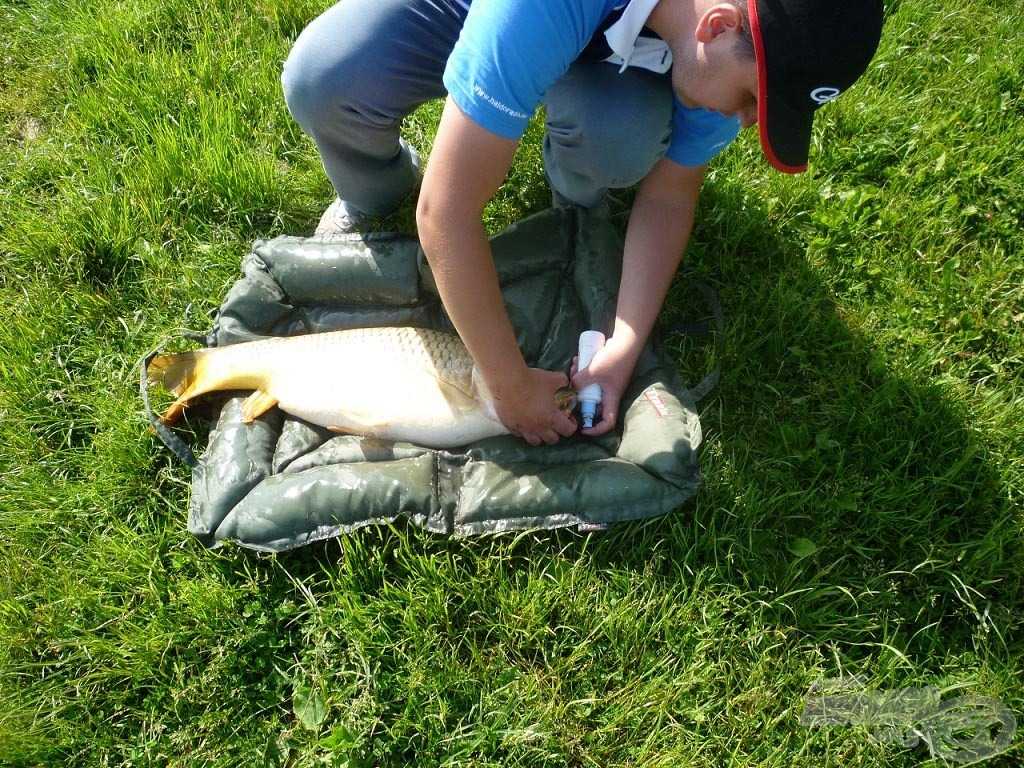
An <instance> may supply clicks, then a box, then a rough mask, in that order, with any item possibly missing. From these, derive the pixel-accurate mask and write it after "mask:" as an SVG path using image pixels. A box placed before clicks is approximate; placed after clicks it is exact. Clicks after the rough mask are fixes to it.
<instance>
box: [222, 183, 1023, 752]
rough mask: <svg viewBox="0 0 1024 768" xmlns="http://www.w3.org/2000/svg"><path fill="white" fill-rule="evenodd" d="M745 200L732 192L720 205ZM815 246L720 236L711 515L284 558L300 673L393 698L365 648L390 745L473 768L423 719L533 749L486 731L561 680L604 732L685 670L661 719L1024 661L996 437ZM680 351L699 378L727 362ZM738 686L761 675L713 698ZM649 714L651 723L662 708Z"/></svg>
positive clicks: (373, 535)
mask: <svg viewBox="0 0 1024 768" xmlns="http://www.w3.org/2000/svg"><path fill="white" fill-rule="evenodd" d="M742 208H743V201H742V199H741V198H740V197H739V196H738V195H735V194H732V193H730V191H729V190H728V189H714V188H712V189H709V190H708V191H707V193H706V194H705V197H704V201H703V206H702V211H703V212H704V213H705V214H709V213H710V212H714V211H715V210H718V209H724V210H732V211H735V210H740V209H742ZM752 215H754V216H756V214H752ZM705 218H706V219H712V220H713V219H714V217H713V216H710V215H706V216H705ZM802 251H803V249H802V246H801V245H800V244H799V243H798V242H795V239H794V240H792V241H791V240H788V239H787V238H786V237H785V236H784V235H783V234H780V233H779V232H778V231H777V230H776V229H775V228H774V227H773V226H772V225H771V223H770V222H768V221H766V220H764V219H763V218H762V219H760V220H757V219H754V220H751V219H750V218H749V217H748V220H747V221H746V223H745V226H744V229H743V231H742V233H739V234H737V233H735V232H730V231H728V230H726V229H724V228H722V227H721V226H719V225H716V224H715V223H714V222H713V221H712V223H711V224H706V225H701V226H699V228H698V231H697V232H696V234H695V238H694V242H693V247H692V249H691V254H690V257H689V260H688V269H690V270H692V271H693V272H695V273H697V274H698V275H699V276H700V277H701V278H702V279H704V280H706V281H707V282H710V283H711V284H713V286H714V287H715V289H716V291H717V292H718V295H719V298H720V300H721V303H722V305H723V307H724V310H725V314H726V346H725V352H724V358H723V360H722V366H723V375H722V380H721V383H720V385H719V388H718V389H717V391H716V392H715V393H713V394H712V396H711V397H709V398H708V399H707V400H706V401H705V402H704V404H703V413H702V422H703V426H704V429H705V447H704V452H703V455H702V458H701V467H702V470H703V473H704V477H705V479H704V484H703V486H702V488H701V490H700V492H699V493H698V496H697V498H696V500H695V501H693V502H690V503H688V504H686V505H684V506H683V507H681V508H679V509H676V510H673V511H671V512H669V513H668V514H666V515H664V516H663V517H660V518H656V519H653V520H648V521H645V522H638V523H631V524H620V525H618V526H616V527H614V528H613V529H611V530H610V531H608V532H606V533H599V534H592V535H581V534H578V533H576V532H575V531H574V530H565V529H563V530H555V531H546V532H531V533H525V534H519V535H502V536H496V537H481V538H475V539H469V540H465V539H462V540H454V539H441V538H438V537H435V536H432V535H430V534H428V533H425V532H423V531H422V530H420V529H419V528H417V527H415V526H412V525H409V524H404V523H403V524H398V525H396V526H393V527H388V528H385V527H374V528H368V529H364V530H362V531H359V532H357V533H355V534H352V535H350V536H346V537H344V538H342V539H336V540H329V541H325V542H319V543H317V544H313V545H310V546H308V547H304V548H302V549H300V550H296V551H292V552H288V553H284V554H281V555H277V556H275V557H274V558H272V559H271V563H270V564H268V567H267V569H266V573H265V576H264V578H265V591H264V593H263V594H262V595H261V597H260V602H261V603H262V604H263V608H262V609H261V610H263V611H264V612H265V613H266V615H268V616H274V615H275V611H277V612H278V613H280V611H281V609H280V606H281V605H292V606H293V607H292V608H291V609H289V610H288V611H286V613H285V615H284V618H282V621H281V623H280V626H279V629H280V631H281V632H282V634H283V635H284V636H285V637H286V638H287V640H286V642H285V643H284V646H285V647H284V649H283V653H286V654H288V655H290V656H291V657H292V658H294V659H296V663H295V667H294V672H295V675H296V676H297V677H296V679H303V680H310V681H313V682H314V683H315V684H316V685H319V686H322V687H323V690H324V691H325V692H326V693H325V695H327V696H329V697H333V698H334V700H335V702H336V707H340V711H344V710H345V709H346V707H348V706H349V704H346V703H345V702H355V701H357V700H358V701H363V699H364V698H365V697H366V696H369V695H370V694H368V693H367V692H366V690H363V688H360V687H359V686H355V687H353V685H354V684H352V683H351V682H350V679H351V678H352V676H353V675H356V676H358V669H357V668H356V667H354V666H353V664H354V662H353V655H354V656H356V657H359V658H360V659H362V661H361V662H360V663H361V664H369V665H372V666H373V669H374V672H373V681H374V682H373V685H374V686H376V688H374V689H373V690H375V691H377V693H374V694H373V696H372V697H375V699H374V700H375V702H376V703H375V707H376V709H375V710H374V711H375V712H376V714H375V717H376V718H378V719H376V720H374V722H375V723H377V725H371V726H367V728H370V730H373V729H377V730H375V731H374V732H375V733H376V734H377V738H378V741H377V742H376V743H377V746H376V748H375V749H376V750H378V751H377V752H376V753H375V754H378V755H379V754H387V755H388V757H389V759H398V758H399V757H401V756H402V755H407V753H408V754H413V753H416V752H418V751H422V753H423V754H426V755H434V756H435V757H441V756H444V755H446V754H448V752H447V751H446V750H447V749H448V747H447V746H445V745H447V744H449V743H450V741H451V732H450V731H449V730H448V727H447V726H446V725H444V723H443V722H440V721H438V722H437V723H434V724H433V725H431V724H430V723H431V722H432V721H431V720H430V716H428V715H422V719H420V720H417V719H416V718H413V717H412V716H411V715H410V714H409V712H410V711H411V709H414V708H415V707H421V708H422V710H423V712H427V711H432V710H431V707H437V706H440V708H441V711H447V712H451V713H456V714H457V716H458V717H459V718H462V719H461V720H460V722H464V723H465V722H469V721H473V722H475V725H474V726H473V727H474V728H478V729H479V732H477V731H467V732H466V738H467V739H468V738H469V736H470V735H472V736H473V738H481V739H484V742H480V744H478V746H477V747H474V748H475V749H479V750H481V751H482V752H483V753H487V754H511V753H510V752H508V749H509V748H508V746H507V744H505V742H503V741H502V740H501V738H499V737H498V736H494V735H493V734H492V736H493V739H492V741H487V739H489V738H492V736H488V735H487V734H488V733H490V731H489V730H488V728H490V727H492V726H494V727H497V726H495V725H494V723H498V724H499V725H501V724H502V723H504V722H505V721H504V720H501V719H500V718H499V719H498V720H495V721H494V722H491V720H488V719H487V718H485V717H483V716H482V715H480V714H479V713H477V715H476V716H475V717H476V718H477V720H474V715H473V713H474V712H475V708H476V707H477V706H479V705H480V702H481V700H482V699H481V697H484V698H486V697H489V696H497V695H498V693H500V692H501V691H505V690H507V689H509V686H512V685H527V683H522V680H530V679H533V678H531V675H546V674H550V675H552V676H553V677H555V678H557V679H558V680H559V681H560V682H559V689H558V690H559V693H558V695H559V696H563V697H564V698H565V701H564V703H563V705H562V706H564V707H565V708H566V711H570V710H571V712H572V715H571V717H569V716H568V715H566V716H567V717H569V719H570V720H571V721H572V722H573V723H574V727H577V728H585V727H587V726H588V722H589V721H588V718H598V719H599V718H600V717H612V716H613V713H614V712H615V709H614V707H615V702H616V700H617V699H618V698H620V695H621V694H622V691H626V690H630V689H631V686H633V687H636V686H639V687H640V688H643V686H644V685H654V686H656V685H657V682H656V678H655V677H654V675H655V673H656V672H657V674H662V673H663V672H664V670H666V669H671V670H672V672H671V674H670V675H669V676H670V677H673V678H678V679H679V680H683V679H688V680H690V682H689V683H687V684H686V685H683V683H680V684H679V685H680V686H682V687H679V688H677V689H675V690H677V693H675V694H673V696H676V697H679V698H676V699H673V698H671V697H670V699H668V700H666V702H665V703H663V705H662V707H663V708H665V707H667V708H668V710H669V711H671V712H673V713H674V714H673V715H672V716H673V717H676V716H678V717H681V718H683V720H685V719H686V718H685V716H684V715H683V714H681V713H682V712H684V711H686V710H688V708H690V707H697V706H698V704H697V702H698V701H702V702H703V703H701V704H700V705H699V706H700V707H710V708H711V709H713V710H715V711H720V712H725V711H727V710H728V711H730V712H732V714H733V715H735V712H734V711H733V710H734V709H735V708H736V707H740V708H741V709H742V707H749V708H750V712H749V713H748V719H749V720H750V722H756V721H757V720H758V719H764V718H766V717H769V714H767V713H773V712H774V713H775V714H778V715H779V717H783V716H785V712H786V711H787V708H788V709H798V708H799V702H800V700H801V699H800V697H801V696H802V695H803V693H804V691H805V690H806V686H807V685H808V684H809V683H811V682H813V681H814V680H816V679H820V678H821V677H823V676H830V675H834V674H841V673H845V672H848V671H852V672H860V673H864V674H867V675H868V676H869V677H871V678H873V679H875V680H879V681H880V683H881V684H883V685H889V686H890V687H898V686H900V685H907V684H911V683H913V682H915V681H921V682H927V683H930V684H938V685H941V684H942V683H943V682H946V683H949V684H956V683H970V682H972V679H975V678H977V677H979V676H981V677H984V676H986V675H988V674H995V675H997V676H999V675H1001V674H1002V673H1003V670H1005V669H1007V668H1009V667H1012V665H1013V661H1012V659H1013V657H1014V654H1015V651H1011V649H1010V648H1008V647H1007V643H1009V642H1012V634H1013V630H1014V629H1015V627H1017V626H1018V623H1019V619H1018V618H1015V617H1017V616H1019V615H1020V614H1021V608H1022V599H1021V574H1022V573H1024V553H1022V551H1021V548H1020V539H1019V531H1018V530H1017V528H1016V525H1015V522H1014V519H1013V508H1012V502H1011V500H1010V499H1009V498H1008V493H1007V491H1006V489H1004V487H1003V485H1002V483H1001V481H1000V477H999V474H998V471H997V469H996V467H994V466H993V460H992V459H991V457H990V449H989V448H988V447H987V446H986V444H985V442H984V435H983V434H982V433H981V432H979V431H978V430H975V429H973V428H972V426H971V424H970V423H969V422H968V421H967V418H968V416H967V414H966V413H965V411H964V407H963V406H961V405H959V404H958V403H956V402H955V400H953V399H952V398H951V397H950V395H949V394H948V393H947V392H946V390H944V388H943V387H942V386H941V385H940V384H938V383H936V382H932V381H929V380H927V379H925V378H924V377H921V378H920V379H916V378H915V379H911V378H909V377H908V375H906V374H900V373H898V372H896V371H894V370H893V368H894V366H893V365H891V364H890V363H889V362H888V361H887V359H886V356H885V354H884V352H882V351H881V350H880V349H879V348H878V347H876V346H875V345H873V344H872V341H871V339H870V338H867V337H865V336H863V335H860V334H859V333H857V332H856V331H855V330H853V329H852V328H851V327H850V325H849V324H848V323H847V322H846V320H844V317H843V313H842V310H841V309H840V307H838V306H837V303H836V301H835V299H834V297H833V295H832V294H831V292H830V290H829V287H828V286H827V285H826V284H825V283H824V282H823V280H822V278H821V277H820V276H819V275H817V274H816V273H815V272H814V270H813V269H812V268H811V266H810V265H809V264H808V261H807V259H806V258H805V256H804V254H803V252H802ZM687 290H688V289H687V288H686V287H685V285H684V284H683V283H682V282H680V283H679V285H677V286H675V287H674V288H673V291H672V296H671V298H670V306H669V310H668V311H667V312H666V317H668V318H669V320H670V321H672V322H677V321H681V322H686V321H690V320H694V319H699V318H695V317H689V315H691V314H693V312H694V311H695V310H689V309H687V307H688V306H691V303H690V298H688V296H687V293H686V292H687ZM678 345H679V353H680V355H681V356H682V357H681V359H680V365H681V368H682V370H683V371H684V375H685V378H687V379H688V380H689V381H691V382H693V381H695V380H697V379H698V378H699V377H700V376H701V375H702V374H703V372H704V370H705V368H706V356H705V354H706V350H703V349H700V348H699V346H698V345H695V344H693V343H691V342H690V341H687V340H683V341H681V342H678ZM215 567H216V568H222V569H224V572H223V573H222V577H223V578H225V579H227V580H228V581H230V580H231V579H232V578H233V576H232V574H233V573H234V574H241V573H242V572H243V571H244V572H246V573H248V572H249V569H250V567H251V561H250V555H249V553H245V552H241V551H237V550H236V551H235V552H231V551H230V550H229V551H228V552H227V553H226V556H225V557H223V558H221V559H219V560H218V564H217V565H215ZM240 569H241V570H240ZM413 646H415V648H413ZM332 648H333V649H335V651H336V652H337V653H338V654H340V656H339V657H337V658H333V657H331V656H330V655H329V650H330V649H332ZM339 659H340V661H339ZM450 665H456V666H459V669H460V670H461V671H456V669H455V666H450ZM699 665H703V666H701V667H700V668H701V670H702V671H701V673H700V674H701V675H702V676H703V677H695V676H693V675H695V674H696V673H692V671H693V669H694V668H695V666H699ZM979 668H980V670H981V671H980V672H979ZM427 669H430V670H433V671H432V672H431V673H430V675H433V676H434V677H430V675H428V676H427V678H424V677H423V675H424V674H425V670H427ZM624 669H625V670H632V671H633V676H632V677H630V673H624V672H623V670H624ZM736 670H739V671H738V672H737V671H736ZM510 672H511V673H513V674H512V677H509V673H510ZM691 673H692V674H691ZM726 673H728V674H732V675H739V677H736V678H735V679H730V680H726V681H724V682H721V683H720V684H715V683H712V681H713V680H714V679H715V675H723V674H726ZM623 675H625V677H624V676H623ZM413 679H415V680H416V681H417V682H416V684H415V685H414V684H413V683H411V682H410V680H413ZM652 679H653V680H654V682H653V683H652V682H651V680H652ZM425 680H429V682H426V681H425ZM630 680H632V681H633V682H632V683H630V682H629V681H630ZM616 681H618V682H616ZM641 681H646V682H643V683H642V682H641ZM389 685H390V686H392V687H393V690H388V686H389ZM417 686H418V687H417ZM687 686H689V687H687ZM517 690H520V689H517ZM638 690H639V688H638ZM759 690H760V691H761V693H760V694H758V691H759ZM385 691H388V692H387V693H385ZM608 691H616V692H617V693H615V695H613V696H606V694H607V692H608ZM518 695H521V696H531V695H534V693H533V692H532V691H530V690H528V689H526V688H523V689H521V690H520V693H519V694H518ZM645 695H646V694H645ZM588 696H590V697H594V701H595V702H599V703H595V704H594V706H593V707H592V708H591V709H588V710H587V711H588V712H591V713H592V714H579V713H577V711H576V709H574V708H573V706H572V701H576V700H582V699H583V698H585V697H588ZM758 696H760V698H758ZM360 697H363V698H360ZM570 700H572V701H570ZM673 701H674V702H675V703H673ZM439 702H440V704H439ZM743 702H746V703H743ZM1006 703H1007V704H1008V705H1010V706H1011V708H1012V707H1013V703H1011V702H1006ZM535 704H536V702H535ZM353 706H354V705H353ZM538 706H539V705H538ZM537 711H542V709H537ZM780 713H781V714H780ZM740 714H742V712H741V713H740ZM332 716H337V717H341V716H342V715H341V714H337V713H335V715H332ZM614 717H622V718H626V717H627V715H624V714H623V715H614ZM628 717H635V718H636V724H637V727H648V721H647V720H645V719H644V715H642V714H641V713H640V711H639V709H638V710H637V714H635V715H629V716H628ZM467 719H468V720H467ZM793 722H794V723H795V716H794V718H793ZM684 725H685V724H684ZM466 727H468V726H466ZM502 727H504V726H503V725H502ZM686 727H689V728H691V730H693V732H694V733H698V732H699V731H700V730H701V729H700V727H699V725H698V724H691V726H686ZM793 727H794V728H796V727H797V726H795V725H794V726H793ZM786 730H787V728H784V727H782V726H778V732H783V731H786ZM413 731H415V735H410V734H411V733H412V732H413ZM684 732H686V731H685V728H684ZM383 733H392V734H399V733H404V734H405V735H404V736H401V737H400V738H399V737H397V736H396V737H395V738H394V739H393V740H392V741H387V740H386V739H385V740H384V741H381V740H380V739H381V738H384V737H383V736H382V734H383ZM669 736H671V734H668V735H667V736H666V738H669ZM801 738H802V737H801ZM467 743H468V742H467ZM474 743H475V742H474ZM666 743H667V742H666ZM766 744H767V742H766ZM591 746H593V745H591ZM723 748H724V747H723ZM552 749H555V747H552ZM579 749H584V750H586V749H587V747H579ZM694 749H695V750H698V751H699V749H701V748H699V747H694ZM759 749H765V750H770V749H771V746H770V744H769V745H768V746H764V747H751V754H752V756H758V755H759V754H761V753H759V752H758V750H759ZM403 750H404V751H403ZM558 750H567V751H561V752H559V753H560V754H562V755H563V756H569V757H571V756H572V754H573V752H572V749H571V748H570V747H567V746H565V745H564V744H561V745H560V746H558V747H557V750H556V751H558ZM513 751H514V750H513ZM695 753H696V752H695ZM581 754H583V753H581ZM623 754H626V753H623ZM765 754H767V753H765ZM919 756H921V755H919Z"/></svg>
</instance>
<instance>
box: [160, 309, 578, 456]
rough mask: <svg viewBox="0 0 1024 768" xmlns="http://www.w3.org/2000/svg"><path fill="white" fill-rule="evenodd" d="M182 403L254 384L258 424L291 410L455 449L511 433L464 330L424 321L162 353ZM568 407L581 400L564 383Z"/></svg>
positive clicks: (314, 420) (175, 414)
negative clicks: (274, 412)
mask: <svg viewBox="0 0 1024 768" xmlns="http://www.w3.org/2000/svg"><path fill="white" fill-rule="evenodd" d="M147 375H148V377H149V381H150V383H151V384H160V385H162V386H163V387H164V388H165V389H167V390H169V391H170V392H172V393H174V395H176V396H177V400H175V401H174V403H172V404H171V406H170V407H169V408H168V409H167V412H166V413H165V414H164V415H163V416H162V417H161V419H160V421H161V423H163V424H172V423H174V422H175V421H177V420H178V418H179V417H180V416H181V413H182V411H183V410H184V409H185V407H186V406H187V405H188V403H189V401H191V400H193V399H194V398H196V397H198V396H200V395H203V394H206V393H208V392H215V391H221V390H248V389H251V390H254V391H253V393H252V394H251V395H249V397H248V398H246V400H245V402H244V403H243V404H242V418H243V421H245V422H246V423H248V422H251V421H252V420H253V419H255V418H256V417H257V416H259V415H260V414H262V413H264V412H265V411H267V410H268V409H270V408H272V407H274V406H275V405H277V406H279V407H280V408H281V410H283V411H285V412H286V413H289V414H291V415H293V416H297V417H298V418H300V419H304V420H305V421H308V422H310V423H311V424H317V425H319V426H322V427H327V428H328V429H331V430H334V431H337V432H344V433H349V434H358V435H367V436H371V437H378V438H381V439H384V440H406V441H409V442H413V443H417V444H419V445H423V446H427V447H433V448H450V447H455V446H460V445H465V444H466V443H471V442H474V441H475V440H482V439H483V438H485V437H493V436H496V435H504V434H508V430H507V429H506V428H505V427H504V425H502V423H501V422H500V421H498V418H497V415H496V414H495V411H494V407H493V405H492V404H491V399H490V395H489V393H488V392H487V389H486V387H485V386H484V384H483V381H482V380H480V378H479V377H478V376H475V375H474V367H473V359H472V357H470V354H469V350H467V349H466V347H465V345H464V344H463V343H462V340H461V339H459V337H458V336H456V335H454V334H451V333H445V332H443V331H436V330H429V329H424V328H391V327H388V328H357V329H353V330H344V331H330V332H327V333H312V334H307V335H303V336H289V337H279V338H270V339H263V340H260V341H251V342H244V343H241V344H231V345H228V346H223V347H213V348H209V349H201V350H197V351H193V352H182V353H180V354H173V355H165V356H162V357H157V358H155V359H154V360H153V361H152V362H151V363H150V364H149V367H148V368H147ZM557 400H558V404H559V407H561V408H563V410H566V411H567V412H568V410H570V409H571V408H572V407H573V405H574V404H575V393H574V392H573V391H572V390H571V389H568V388H566V389H564V390H560V391H559V393H558V396H557Z"/></svg>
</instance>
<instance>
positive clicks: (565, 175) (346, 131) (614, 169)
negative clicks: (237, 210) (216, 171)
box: [281, 0, 673, 216]
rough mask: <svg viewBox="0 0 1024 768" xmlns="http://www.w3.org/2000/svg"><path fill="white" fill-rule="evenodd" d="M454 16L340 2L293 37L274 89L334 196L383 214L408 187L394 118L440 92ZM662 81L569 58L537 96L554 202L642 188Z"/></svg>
mask: <svg viewBox="0 0 1024 768" xmlns="http://www.w3.org/2000/svg"><path fill="white" fill-rule="evenodd" d="M465 14H466V11H465V9H464V8H462V7H461V6H460V4H459V3H457V2H454V0H341V2H339V3H337V4H336V5H334V6H333V7H331V8H329V9H328V10H327V11H325V12H324V13H323V14H322V15H321V16H319V17H318V18H316V19H315V20H314V21H313V22H312V23H310V25H309V26H308V27H307V28H306V29H305V30H304V31H303V32H302V34H301V35H299V37H298V39H297V40H296V41H295V45H294V46H293V48H292V50H291V53H290V54H289V56H288V59H287V61H285V64H284V71H283V73H282V75H281V82H282V85H283V88H284V95H285V102H286V103H287V105H288V109H289V111H290V112H291V114H292V116H293V117H294V118H295V120H296V122H297V123H298V124H299V126H301V128H302V130H303V131H304V132H305V133H306V134H308V135H309V136H310V137H311V138H312V139H313V141H314V142H315V143H316V146H317V149H318V150H319V152H320V157H321V159H322V160H323V164H324V170H325V171H326V172H327V176H328V178H329V179H330V181H331V184H332V185H333V186H334V189H335V191H336V192H337V193H338V196H339V197H340V198H341V199H342V200H345V201H346V202H347V203H348V204H349V205H350V206H352V207H354V208H356V209H358V210H359V211H363V212H365V213H368V214H371V215H376V216H380V215H384V214H386V213H389V212H390V211H392V210H393V209H394V208H395V207H396V206H397V205H398V203H399V202H401V200H402V199H403V198H404V197H405V196H406V195H408V193H409V192H410V191H411V190H412V188H413V187H414V186H415V184H416V183H417V181H418V178H419V160H418V156H417V155H416V152H415V151H414V150H413V149H412V148H411V147H409V146H408V145H407V144H406V143H405V142H404V141H403V140H402V139H401V138H400V135H399V129H400V127H401V123H402V120H403V119H404V118H405V117H406V116H408V115H409V114H411V113H412V112H413V111H414V110H415V109H416V108H417V107H419V106H420V105H421V104H423V103H425V102H427V101H429V100H431V99H436V98H441V97H443V96H444V95H445V89H444V85H443V84H442V82H441V77H442V74H443V73H444V68H445V62H446V61H447V59H448V56H449V55H450V53H451V51H452V48H453V47H454V45H455V41H456V40H457V39H458V36H459V31H460V30H461V28H462V23H463V20H464V19H465ZM672 104H673V100H672V84H671V79H670V77H669V75H667V74H666V75H658V74H654V73H652V72H648V71H646V70H640V69H633V68H630V69H627V70H626V71H625V72H623V73H621V74H620V73H619V71H618V67H615V66H613V65H611V64H606V63H603V62H593V61H577V62H576V63H574V64H573V65H572V66H571V67H570V68H569V71H568V72H566V73H565V75H563V76H562V77H561V78H560V79H559V80H558V81H557V82H555V83H554V84H553V85H552V86H551V87H550V88H549V90H548V92H547V94H546V95H545V97H544V110H545V114H546V122H545V127H546V133H545V138H544V148H543V153H544V168H545V172H546V174H547V178H548V181H549V183H550V184H551V187H552V189H553V191H554V193H555V196H556V197H557V198H559V199H560V200H563V201H569V202H574V203H577V204H579V205H583V206H591V205H595V204H596V203H598V202H599V201H600V200H601V199H602V198H603V197H604V195H605V193H606V192H607V190H608V189H609V188H620V187H628V186H631V185H633V184H635V183H636V182H638V181H639V180H640V179H642V178H643V177H644V176H645V175H646V174H647V172H648V171H649V170H650V169H651V167H652V166H653V165H654V164H655V163H656V162H657V160H658V159H659V158H660V157H662V156H663V155H664V154H665V151H666V150H667V148H668V141H669V136H670V132H671V123H672Z"/></svg>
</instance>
